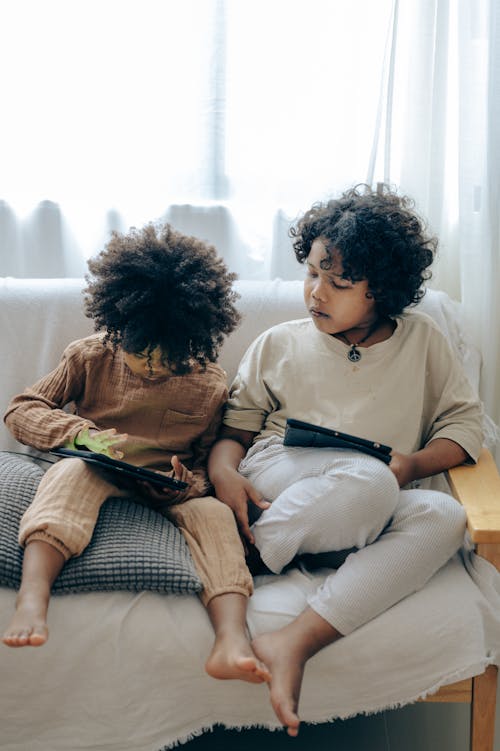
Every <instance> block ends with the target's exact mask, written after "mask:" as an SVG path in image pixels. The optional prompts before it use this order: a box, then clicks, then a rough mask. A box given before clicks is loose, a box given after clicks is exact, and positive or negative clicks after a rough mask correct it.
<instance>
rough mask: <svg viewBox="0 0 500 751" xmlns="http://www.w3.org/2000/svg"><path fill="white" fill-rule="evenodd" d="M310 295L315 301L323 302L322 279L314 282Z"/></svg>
mask: <svg viewBox="0 0 500 751" xmlns="http://www.w3.org/2000/svg"><path fill="white" fill-rule="evenodd" d="M311 294H312V296H313V297H314V298H315V299H316V300H323V299H324V298H325V284H324V282H323V280H322V279H317V280H316V281H315V283H314V286H313V288H312V292H311Z"/></svg>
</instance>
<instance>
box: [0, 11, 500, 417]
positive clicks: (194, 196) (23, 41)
mask: <svg viewBox="0 0 500 751" xmlns="http://www.w3.org/2000/svg"><path fill="white" fill-rule="evenodd" d="M498 13H499V10H498V1H497V0H401V1H399V0H378V2H376V3H374V2H373V0H353V1H352V2H350V3H345V2H343V1H342V2H341V0H308V2H307V3H306V2H304V0H301V1H300V2H299V1H298V0H252V2H250V0H142V1H141V3H138V2H136V1H135V0H86V2H85V3H83V2H81V1H80V0H2V3H1V4H0V66H1V70H2V72H3V75H2V78H1V81H0V97H1V102H2V112H3V115H2V129H1V131H0V274H1V275H4V276H5V275H17V276H42V277H49V276H78V275H81V274H82V273H84V271H85V260H86V258H88V257H89V256H91V255H93V254H95V253H96V252H98V251H99V250H100V249H101V248H102V247H103V244H104V243H105V241H106V239H107V238H108V237H109V232H110V230H112V229H119V230H127V229H128V227H130V226H131V225H136V226H138V225H142V224H144V223H145V222H147V221H150V220H160V219H161V220H168V221H171V222H172V224H174V226H176V227H178V228H179V229H180V230H181V231H185V232H190V233H192V234H196V235H199V236H200V237H203V238H204V239H207V240H210V241H211V242H214V243H215V244H216V246H217V248H218V249H219V252H221V253H222V254H223V255H224V256H225V258H226V259H227V262H228V264H229V265H230V266H231V268H232V269H234V270H235V271H237V272H238V273H239V275H240V276H241V277H243V278H254V279H264V278H269V277H276V276H279V277H281V278H297V276H299V275H300V273H301V271H300V267H298V265H297V264H296V263H295V261H294V258H293V254H292V252H291V246H290V241H289V238H288V235H287V232H288V228H289V225H290V221H291V220H293V218H294V217H295V216H296V215H297V214H298V213H300V212H301V211H303V210H305V209H307V208H308V207H309V206H310V205H311V203H312V202H314V201H316V200H321V199H323V198H327V197H328V196H330V195H333V194H336V193H337V192H338V191H340V190H342V189H344V188H346V187H348V186H350V185H352V184H355V183H357V182H363V181H368V182H370V183H373V184H375V183H376V182H377V181H380V180H387V181H389V182H391V183H393V184H394V185H396V186H397V187H399V188H400V189H401V190H403V191H404V192H407V193H409V194H410V195H412V196H413V197H414V198H415V199H416V202H417V208H418V209H419V210H420V211H421V213H422V214H423V215H424V216H426V217H428V219H429V222H430V224H431V227H432V229H433V230H434V231H435V232H436V233H438V234H439V236H440V238H441V250H440V256H439V260H438V263H437V266H436V272H435V279H434V284H435V285H436V286H439V287H441V288H443V289H445V290H446V291H448V292H449V293H450V294H451V295H452V296H453V297H455V298H457V299H461V300H462V301H463V303H464V306H465V310H466V317H467V321H468V324H469V325H470V331H471V336H472V338H473V339H474V341H475V342H476V343H477V344H478V346H479V347H480V348H481V350H482V353H483V358H484V371H483V394H484V400H485V405H486V408H487V410H488V412H489V413H490V414H491V415H492V416H493V417H494V418H495V420H496V421H497V422H498V421H499V420H500V384H499V381H498V376H497V373H498V370H499V365H500V362H499V360H500V330H499V329H500V323H499V321H500V309H499V308H500V303H499V302H498V299H497V296H496V294H495V292H496V289H495V285H496V283H497V280H498V278H499V268H498V266H499V256H500V247H499V243H500V240H499V210H498V209H499V192H500V191H499V179H500V177H499V176H500V144H499V139H500V51H499V50H500V44H499V41H500V40H499V37H500V32H499V18H498Z"/></svg>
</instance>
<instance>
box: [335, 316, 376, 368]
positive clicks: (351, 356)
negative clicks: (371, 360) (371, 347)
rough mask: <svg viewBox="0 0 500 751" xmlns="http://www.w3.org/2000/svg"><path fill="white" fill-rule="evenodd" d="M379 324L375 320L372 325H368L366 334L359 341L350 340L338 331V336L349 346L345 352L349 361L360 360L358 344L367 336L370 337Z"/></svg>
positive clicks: (364, 340)
mask: <svg viewBox="0 0 500 751" xmlns="http://www.w3.org/2000/svg"><path fill="white" fill-rule="evenodd" d="M378 325H379V321H375V323H374V324H373V326H370V328H369V329H368V333H367V335H366V336H364V337H363V338H362V339H360V340H359V342H350V341H349V339H348V338H347V337H346V335H345V334H342V333H341V332H340V331H339V333H338V336H341V337H342V339H343V340H344V341H345V342H347V344H348V345H349V346H350V348H351V349H350V350H349V351H348V353H347V359H348V360H350V361H351V362H359V361H360V360H361V352H360V351H359V349H358V347H359V345H360V344H363V342H366V340H367V339H368V337H370V336H371V335H372V334H373V332H374V331H375V329H376V328H377V326H378Z"/></svg>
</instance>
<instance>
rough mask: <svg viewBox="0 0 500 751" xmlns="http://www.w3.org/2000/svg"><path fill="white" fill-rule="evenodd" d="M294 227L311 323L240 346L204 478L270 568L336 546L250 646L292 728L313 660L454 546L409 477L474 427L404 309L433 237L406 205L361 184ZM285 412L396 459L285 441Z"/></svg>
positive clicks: (435, 507)
mask: <svg viewBox="0 0 500 751" xmlns="http://www.w3.org/2000/svg"><path fill="white" fill-rule="evenodd" d="M291 235H292V237H293V238H294V250H295V254H296V258H297V260H298V261H299V263H302V264H304V265H305V267H306V278H305V282H304V299H305V304H306V307H307V310H308V314H309V317H308V318H305V319H302V320H295V321H289V322H286V323H282V324H279V325H277V326H274V327H273V328H271V329H269V330H268V331H266V332H264V333H263V334H262V335H261V336H259V337H258V338H257V339H256V341H255V342H254V343H253V344H252V345H251V346H250V347H249V349H248V350H247V352H246V354H245V355H244V357H243V360H242V362H241V364H240V367H239V371H238V374H237V376H236V379H235V381H234V383H233V385H232V388H231V393H230V398H229V401H228V405H227V408H226V412H225V416H224V420H223V422H224V427H223V429H222V432H221V436H220V440H219V441H218V442H217V443H216V444H215V445H214V447H213V449H212V451H211V455H210V458H209V475H210V478H211V480H212V483H213V485H214V487H215V492H216V495H217V497H218V498H219V499H220V500H222V501H223V502H224V503H226V504H227V505H228V506H229V507H230V508H232V509H233V511H234V513H235V516H236V518H237V521H238V523H239V526H240V529H241V531H242V533H243V534H244V536H245V537H246V538H247V539H248V541H249V542H250V543H254V544H255V546H256V548H257V550H258V552H259V554H260V557H261V558H262V561H263V563H264V564H265V565H266V566H267V567H268V569H270V570H271V571H272V572H274V573H276V574H278V573H280V572H281V571H282V570H283V568H284V567H285V566H287V564H289V563H290V562H291V561H292V560H294V558H295V557H296V556H299V557H300V556H301V555H302V554H307V555H308V554H321V553H326V552H327V551H339V555H341V558H340V560H341V565H340V566H339V567H338V570H337V571H335V572H334V573H331V574H330V575H328V576H327V577H326V579H325V580H324V582H323V584H322V585H321V587H320V588H319V589H318V591H317V592H316V593H315V594H313V595H312V596H311V597H310V598H309V600H308V605H307V607H306V608H305V609H304V610H303V611H302V612H301V613H300V614H299V615H298V616H297V617H296V618H294V619H293V620H292V621H291V623H290V624H288V625H287V626H285V627H284V628H281V629H279V630H277V631H275V632H272V633H265V634H261V635H259V636H257V638H255V639H254V640H253V642H252V646H253V649H254V652H255V654H256V655H257V656H258V657H259V658H260V659H261V660H262V662H263V663H265V664H266V665H267V667H268V668H269V670H270V672H271V676H272V677H271V681H270V692H271V694H270V696H271V703H272V706H273V708H274V711H275V713H276V715H277V717H278V718H279V720H280V722H282V723H283V725H285V726H286V727H287V729H288V733H289V734H290V735H292V736H293V735H297V733H298V729H299V724H300V720H299V715H298V702H299V695H300V689H301V683H302V677H303V672H304V668H305V665H306V662H307V660H308V659H309V658H310V657H312V656H313V655H314V654H316V653H317V652H318V651H319V650H321V649H322V648H323V647H325V646H326V645H328V644H331V643H332V642H334V641H336V640H337V639H340V638H341V637H344V636H347V635H348V634H350V633H351V632H353V631H354V630H355V629H358V628H359V627H360V626H362V625H363V624H364V623H366V622H367V621H369V620H370V619H372V618H375V617H376V616H377V615H378V614H380V613H382V612H384V611H386V610H387V609H388V608H390V607H391V606H392V605H394V604H395V603H397V602H398V601H399V600H401V599H403V598H404V597H406V596H407V595H409V594H411V593H412V592H415V591H416V590H418V589H420V588H421V587H422V586H423V585H424V584H425V583H426V582H427V581H428V580H429V579H430V577H431V576H432V575H433V574H434V573H435V572H436V571H437V570H438V569H439V568H440V567H441V566H443V565H444V564H445V563H446V562H447V561H448V560H449V559H450V557H451V556H453V555H454V553H455V552H456V551H457V550H458V548H459V547H460V545H461V544H462V542H463V537H464V532H465V513H464V511H463V509H462V507H461V506H460V505H459V504H458V503H457V502H456V501H455V500H454V499H453V498H452V497H451V496H449V495H447V494H445V493H441V492H437V491H434V490H431V489H423V488H416V487H415V485H416V484H417V483H416V482H415V481H418V480H420V479H421V478H426V477H429V476H431V475H434V474H437V473H440V472H442V471H443V470H446V469H448V468H450V467H453V466H455V465H458V464H461V463H463V462H467V461H472V462H474V461H476V459H477V457H478V454H479V451H480V448H481V444H482V432H481V408H480V404H479V403H478V401H477V399H476V397H475V395H474V393H473V391H472V389H471V387H470V386H469V383H468V381H467V380H466V377H465V376H464V374H463V372H462V369H461V367H460V365H459V363H458V362H457V360H456V358H455V356H454V354H453V352H452V350H451V348H450V346H449V344H448V342H447V340H446V338H445V336H444V335H443V334H442V333H441V332H440V330H438V328H437V326H436V325H435V324H434V323H433V321H432V320H431V319H430V318H429V317H428V316H426V315H425V314H423V313H420V312H417V311H416V310H415V311H413V310H408V309H407V308H408V306H410V305H412V304H414V303H417V302H418V301H419V300H420V299H421V297H422V295H423V294H424V292H423V289H422V286H423V282H424V280H425V279H427V278H428V277H429V276H430V274H429V271H428V267H429V265H430V264H431V262H432V260H433V257H434V253H435V249H436V245H437V241H436V240H435V239H434V238H432V237H429V236H428V234H427V232H426V229H425V226H424V224H423V222H422V221H421V219H420V218H419V217H418V216H417V214H416V213H415V211H414V209H413V203H412V202H411V201H410V199H408V198H407V197H403V196H398V195H397V193H396V192H395V191H392V190H391V189H390V188H388V187H387V186H381V187H380V189H379V190H377V191H372V190H371V189H370V188H369V187H367V186H364V187H362V186H358V187H357V188H355V189H352V190H349V191H347V192H346V193H344V194H343V195H342V196H341V197H340V198H339V199H338V200H331V201H329V202H327V203H325V204H316V205H314V206H313V207H312V208H311V209H310V210H309V211H308V212H307V213H306V214H305V215H304V216H303V218H302V219H301V220H300V221H299V222H298V224H297V226H296V227H295V228H293V229H292V230H291ZM287 418H295V419H298V420H301V421H305V422H309V423H313V424H316V425H320V426H323V427H326V428H334V429H338V430H340V431H343V432H344V433H349V434H351V435H356V436H358V437H362V438H365V439H368V440H370V441H374V442H380V443H384V444H388V445H389V446H392V447H393V450H392V455H391V459H390V464H389V465H387V464H386V463H384V462H383V461H380V460H379V459H377V458H374V457H372V456H368V455H365V454H363V453H359V452H356V451H353V450H351V449H332V448H301V447H295V446H292V447H290V446H288V445H284V433H285V426H286V420H287ZM263 499H266V501H267V502H268V503H266V504H264V502H263ZM256 506H257V508H256ZM264 506H267V508H265V510H262V509H263V508H264ZM259 514H260V515H259ZM249 517H250V519H249ZM252 521H253V524H251V525H250V522H252ZM340 551H344V552H343V553H340ZM339 555H337V556H336V557H337V558H338V557H339ZM318 557H319V558H321V556H318ZM342 561H343V562H342Z"/></svg>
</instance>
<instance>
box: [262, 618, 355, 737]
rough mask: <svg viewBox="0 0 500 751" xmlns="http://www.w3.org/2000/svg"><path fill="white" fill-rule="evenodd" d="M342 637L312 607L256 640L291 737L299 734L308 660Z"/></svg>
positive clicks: (274, 702)
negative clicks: (301, 693) (304, 677)
mask: <svg viewBox="0 0 500 751" xmlns="http://www.w3.org/2000/svg"><path fill="white" fill-rule="evenodd" d="M341 636H342V634H340V633H339V632H338V631H337V630H336V629H335V628H333V626H331V625H330V624H329V623H328V621H325V619H324V618H322V617H321V616H320V615H318V614H317V613H316V612H315V611H314V610H312V609H311V608H309V607H308V608H306V609H305V610H303V611H302V613H301V614H300V615H299V616H297V618H295V619H294V620H293V621H292V622H291V623H289V624H288V625H287V626H285V627H284V628H281V629H278V631H273V632H269V633H266V634H262V635H261V636H258V637H257V638H256V639H254V640H253V642H252V646H253V649H254V652H255V654H256V655H257V657H258V658H259V659H261V660H262V661H263V662H264V663H265V664H266V665H267V666H268V667H269V669H270V671H271V675H272V678H271V683H270V692H271V704H272V706H273V709H274V711H275V712H276V715H277V717H278V719H279V721H280V722H282V723H283V725H284V726H285V727H286V728H287V732H288V735H292V736H295V735H297V734H298V732H299V725H300V719H299V716H298V714H297V710H298V706H299V697H300V689H301V686H302V676H303V674H304V668H305V664H306V662H307V660H308V659H309V658H310V657H312V656H313V655H314V654H316V652H319V651H320V649H323V647H326V646H327V645H328V644H331V643H332V642H334V641H336V640H337V639H340V638H341Z"/></svg>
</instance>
